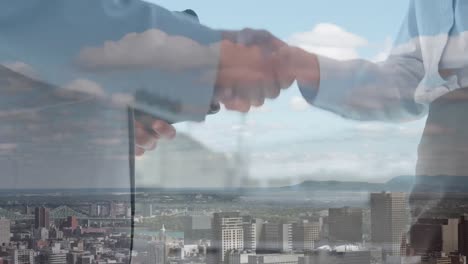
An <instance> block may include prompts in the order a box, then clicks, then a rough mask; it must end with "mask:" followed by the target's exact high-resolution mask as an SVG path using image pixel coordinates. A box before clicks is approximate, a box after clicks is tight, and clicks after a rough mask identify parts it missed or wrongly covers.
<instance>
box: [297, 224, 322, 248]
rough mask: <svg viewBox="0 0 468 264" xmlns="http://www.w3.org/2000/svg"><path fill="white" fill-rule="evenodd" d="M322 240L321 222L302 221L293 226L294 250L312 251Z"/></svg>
mask: <svg viewBox="0 0 468 264" xmlns="http://www.w3.org/2000/svg"><path fill="white" fill-rule="evenodd" d="M319 239H320V222H317V221H309V220H301V221H299V222H298V223H294V224H293V249H294V250H298V251H311V250H314V248H315V241H317V240H319Z"/></svg>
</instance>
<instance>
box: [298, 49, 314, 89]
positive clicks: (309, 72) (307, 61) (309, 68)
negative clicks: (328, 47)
mask: <svg viewBox="0 0 468 264" xmlns="http://www.w3.org/2000/svg"><path fill="white" fill-rule="evenodd" d="M291 58H292V59H291V61H292V66H291V67H293V72H294V74H295V75H296V80H297V82H298V83H299V84H301V85H302V86H305V87H310V88H311V89H318V87H319V85H320V66H319V61H318V58H317V55H315V54H313V53H310V52H307V51H305V50H303V49H301V48H297V47H291Z"/></svg>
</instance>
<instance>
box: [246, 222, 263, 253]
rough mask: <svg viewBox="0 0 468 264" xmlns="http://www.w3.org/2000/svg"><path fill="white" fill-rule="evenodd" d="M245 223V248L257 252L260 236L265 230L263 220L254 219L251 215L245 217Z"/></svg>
mask: <svg viewBox="0 0 468 264" xmlns="http://www.w3.org/2000/svg"><path fill="white" fill-rule="evenodd" d="M243 219H244V223H243V228H244V249H245V250H250V251H253V252H255V251H256V250H257V248H258V247H259V244H260V236H261V234H262V230H263V220H262V219H253V218H252V217H250V216H246V217H243Z"/></svg>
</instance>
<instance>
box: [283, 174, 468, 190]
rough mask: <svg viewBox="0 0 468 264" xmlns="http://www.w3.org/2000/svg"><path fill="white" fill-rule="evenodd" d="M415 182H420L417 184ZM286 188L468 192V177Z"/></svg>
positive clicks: (400, 178) (403, 178)
mask: <svg viewBox="0 0 468 264" xmlns="http://www.w3.org/2000/svg"><path fill="white" fill-rule="evenodd" d="M415 183H418V184H417V185H415ZM282 189H285V190H291V189H294V190H308V191H310V190H315V191H354V192H362V191H368V192H380V191H390V192H411V191H416V192H442V191H444V192H468V177H462V176H398V177H395V178H393V179H390V180H389V181H387V182H385V183H369V182H349V181H343V182H341V181H305V182H303V183H301V184H298V185H293V186H287V187H283V188H282Z"/></svg>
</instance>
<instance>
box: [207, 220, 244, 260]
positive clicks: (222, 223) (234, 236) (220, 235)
mask: <svg viewBox="0 0 468 264" xmlns="http://www.w3.org/2000/svg"><path fill="white" fill-rule="evenodd" d="M242 222H243V221H242V216H241V215H240V213H238V212H226V213H215V214H214V217H213V226H212V230H213V240H212V241H211V245H212V247H213V248H214V251H215V252H216V260H217V262H216V263H223V262H224V254H226V252H227V251H231V250H243V249H244V229H243V226H242Z"/></svg>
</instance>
